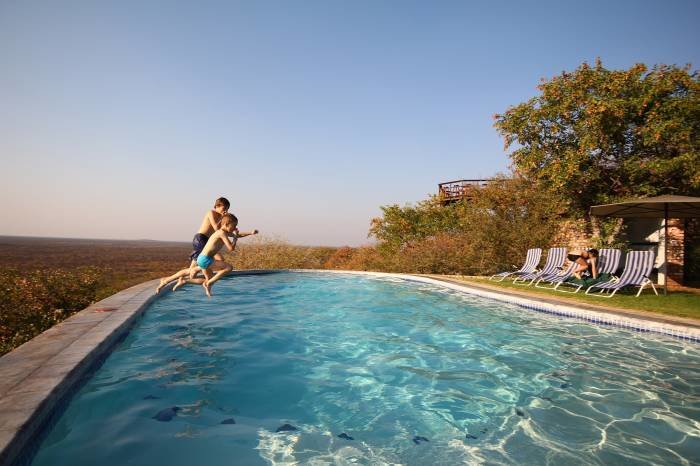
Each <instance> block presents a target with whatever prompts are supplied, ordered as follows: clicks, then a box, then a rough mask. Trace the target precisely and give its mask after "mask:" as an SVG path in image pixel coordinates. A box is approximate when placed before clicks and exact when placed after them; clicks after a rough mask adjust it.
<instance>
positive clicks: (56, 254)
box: [0, 236, 192, 284]
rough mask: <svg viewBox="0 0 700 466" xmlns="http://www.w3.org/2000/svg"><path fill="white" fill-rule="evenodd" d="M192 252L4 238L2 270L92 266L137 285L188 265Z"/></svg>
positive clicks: (182, 247)
mask: <svg viewBox="0 0 700 466" xmlns="http://www.w3.org/2000/svg"><path fill="white" fill-rule="evenodd" d="M191 249H192V248H191V246H190V244H188V243H184V242H182V243H178V242H165V241H150V240H137V241H125V240H100V239H71V238H32V237H23V236H0V267H1V268H2V269H3V270H6V269H16V270H18V271H21V272H28V271H35V270H47V269H65V270H75V269H81V268H85V267H92V268H97V269H100V270H102V271H103V272H104V273H106V274H107V275H109V277H110V278H111V279H119V281H120V282H121V281H123V283H124V284H129V283H132V282H133V283H132V284H135V283H138V282H140V281H144V280H148V279H149V278H156V277H158V276H161V275H163V274H164V273H171V272H173V271H175V269H177V268H182V267H185V266H187V265H188V263H189V259H188V255H189V254H190V252H191ZM105 284H106V283H105Z"/></svg>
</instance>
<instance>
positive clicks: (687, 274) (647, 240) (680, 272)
mask: <svg viewBox="0 0 700 466" xmlns="http://www.w3.org/2000/svg"><path fill="white" fill-rule="evenodd" d="M663 231H664V228H663V219H625V220H624V227H623V229H622V232H621V234H620V237H619V239H620V240H621V241H624V242H625V243H626V246H627V248H629V249H630V250H652V251H654V252H655V253H656V267H657V268H658V269H659V276H658V279H659V280H658V283H662V277H663V273H664V269H663V264H662V260H661V259H662V257H663V248H664V241H663V234H664V233H663ZM552 245H553V246H566V247H567V248H569V250H571V251H580V250H582V249H584V248H590V247H601V241H600V239H599V238H596V237H595V233H594V231H593V228H592V225H591V223H590V222H588V221H583V220H578V221H576V220H567V221H564V222H563V223H562V226H561V228H560V230H559V233H558V235H557V236H556V237H555V239H554V241H553V243H552ZM699 254H700V220H699V219H669V222H668V251H667V255H666V258H667V270H668V285H669V286H671V287H673V286H678V285H692V284H698V283H699V282H700V257H698V255H699ZM623 260H624V258H623Z"/></svg>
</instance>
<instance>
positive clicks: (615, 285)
mask: <svg viewBox="0 0 700 466" xmlns="http://www.w3.org/2000/svg"><path fill="white" fill-rule="evenodd" d="M654 259H655V257H654V252H653V251H630V252H628V253H627V260H626V261H625V270H624V271H623V272H622V275H620V278H619V279H618V280H610V281H607V282H603V283H596V284H594V285H591V286H589V287H588V289H587V290H586V294H590V295H591V296H600V297H602V298H612V297H613V296H614V295H615V293H616V292H617V290H619V289H621V288H624V287H626V286H638V287H639V291H638V292H637V296H639V295H640V294H641V293H642V290H643V289H644V288H645V287H646V286H647V285H651V289H652V290H654V293H655V294H656V295H657V296H658V295H659V293H658V292H657V291H656V287H655V286H654V283H652V281H651V280H650V279H649V275H650V274H651V269H652V268H654ZM595 288H598V289H600V292H598V293H596V294H593V293H591V290H593V289H595Z"/></svg>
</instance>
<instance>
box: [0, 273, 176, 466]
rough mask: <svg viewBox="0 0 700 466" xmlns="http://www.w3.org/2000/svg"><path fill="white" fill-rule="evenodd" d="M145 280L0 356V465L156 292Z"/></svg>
mask: <svg viewBox="0 0 700 466" xmlns="http://www.w3.org/2000/svg"><path fill="white" fill-rule="evenodd" d="M157 284H158V280H157V279H156V280H149V281H147V282H144V283H140V284H138V285H135V286H132V287H130V288H127V289H125V290H122V291H120V292H118V293H116V294H113V295H111V296H109V297H107V298H105V299H103V300H101V301H98V302H96V303H94V304H91V305H90V306H88V307H87V308H85V309H83V310H82V311H79V312H77V313H76V314H74V315H72V316H71V317H69V318H68V319H66V320H64V321H63V322H60V323H59V324H56V325H54V326H53V327H51V328H50V329H48V330H46V331H45V332H43V333H41V334H39V335H38V336H36V337H34V338H33V339H31V340H29V341H28V342H26V343H24V344H22V345H21V346H19V347H17V348H15V349H14V350H13V351H11V352H9V353H7V354H5V355H3V356H2V357H0V464H13V463H15V462H17V461H18V460H19V459H20V458H21V457H22V455H24V453H25V450H26V449H27V447H28V446H29V445H31V444H32V442H33V441H34V440H35V439H36V435H37V434H39V433H40V432H41V431H42V430H43V429H44V426H45V425H46V424H47V423H48V422H49V420H50V418H51V415H52V413H53V412H54V409H55V408H56V406H58V405H59V404H60V403H61V402H62V401H63V400H64V399H66V398H68V397H69V396H70V394H71V393H72V390H73V389H74V388H75V386H77V385H79V384H80V380H81V379H82V378H83V377H85V376H86V375H87V374H88V373H89V372H90V371H91V369H92V368H94V367H95V366H98V365H99V364H100V363H101V361H103V360H104V357H105V356H106V355H107V354H109V352H110V351H111V349H112V347H113V346H114V345H115V344H116V343H117V342H118V341H120V339H121V338H123V337H124V336H125V335H126V334H127V333H128V331H129V329H130V328H131V326H132V325H133V324H134V323H135V322H136V320H137V319H138V318H139V317H140V316H141V314H142V313H143V312H144V311H145V309H146V308H147V307H148V306H149V305H150V304H151V302H152V301H153V300H154V299H156V298H157V297H159V296H162V295H163V294H166V293H168V292H169V291H170V287H168V288H166V289H164V290H163V291H162V292H161V294H155V293H154V290H155V288H156V286H157Z"/></svg>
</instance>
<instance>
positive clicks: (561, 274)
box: [535, 262, 576, 290]
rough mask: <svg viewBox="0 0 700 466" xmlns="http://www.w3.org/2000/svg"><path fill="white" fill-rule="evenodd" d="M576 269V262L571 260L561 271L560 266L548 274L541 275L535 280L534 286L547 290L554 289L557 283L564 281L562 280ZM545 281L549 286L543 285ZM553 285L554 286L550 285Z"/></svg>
mask: <svg viewBox="0 0 700 466" xmlns="http://www.w3.org/2000/svg"><path fill="white" fill-rule="evenodd" d="M575 269H576V262H572V263H571V264H569V266H568V267H567V268H566V270H564V271H562V269H561V268H559V270H558V271H557V272H555V273H552V274H548V275H542V276H541V277H539V278H538V279H537V281H536V282H535V286H536V287H537V288H545V289H549V290H556V289H557V287H558V286H559V285H561V284H562V283H564V280H566V279H567V278H569V277H570V276H572V275H573V274H574V270H575ZM545 283H549V284H550V285H549V286H545V285H544V284H545ZM552 285H554V286H552Z"/></svg>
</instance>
